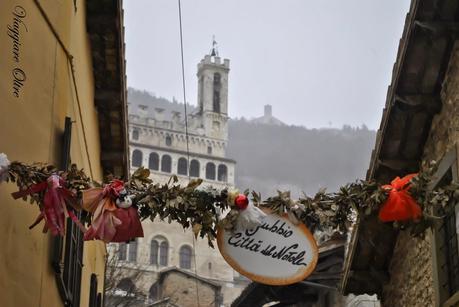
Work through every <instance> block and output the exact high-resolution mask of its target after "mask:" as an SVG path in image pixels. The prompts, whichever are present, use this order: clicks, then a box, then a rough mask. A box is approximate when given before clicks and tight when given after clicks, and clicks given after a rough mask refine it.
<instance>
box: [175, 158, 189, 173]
mask: <svg viewBox="0 0 459 307" xmlns="http://www.w3.org/2000/svg"><path fill="white" fill-rule="evenodd" d="M177 174H179V175H188V163H187V161H186V159H185V158H180V159H178V164H177Z"/></svg>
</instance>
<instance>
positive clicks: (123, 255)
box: [118, 243, 127, 260]
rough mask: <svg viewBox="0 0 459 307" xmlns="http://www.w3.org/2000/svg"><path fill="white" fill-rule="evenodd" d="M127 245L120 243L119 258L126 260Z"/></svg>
mask: <svg viewBox="0 0 459 307" xmlns="http://www.w3.org/2000/svg"><path fill="white" fill-rule="evenodd" d="M126 252H127V245H126V243H120V244H119V245H118V260H126Z"/></svg>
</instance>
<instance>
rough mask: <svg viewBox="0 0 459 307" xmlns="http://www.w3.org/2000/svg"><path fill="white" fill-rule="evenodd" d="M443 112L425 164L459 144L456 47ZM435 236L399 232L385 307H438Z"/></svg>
mask: <svg viewBox="0 0 459 307" xmlns="http://www.w3.org/2000/svg"><path fill="white" fill-rule="evenodd" d="M441 99H442V104H443V106H442V110H441V112H440V113H439V114H437V115H436V116H435V117H434V119H433V121H432V128H431V131H430V134H429V137H428V140H427V143H426V145H425V148H424V157H423V160H424V161H431V160H436V161H439V160H440V159H441V158H442V157H443V156H444V155H445V153H446V152H448V151H449V150H451V149H452V148H453V146H455V144H456V143H458V142H459V44H456V45H455V48H454V51H453V53H452V57H451V60H450V63H449V67H448V70H447V74H446V76H445V80H444V82H443V85H442V93H441ZM431 240H432V233H431V231H430V230H429V231H427V233H426V236H425V239H419V238H412V237H411V236H410V235H409V233H407V232H403V231H402V232H400V234H399V236H398V238H397V243H396V246H395V249H394V255H393V258H392V262H391V264H390V268H389V272H390V276H391V279H390V281H389V283H388V284H387V285H386V287H385V288H384V291H383V298H382V301H383V306H391V307H398V306H400V307H402V306H403V307H405V306H429V307H430V306H435V303H436V297H435V288H434V287H435V285H434V282H433V263H432V242H431Z"/></svg>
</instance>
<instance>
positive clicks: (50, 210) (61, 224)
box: [12, 174, 84, 236]
mask: <svg viewBox="0 0 459 307" xmlns="http://www.w3.org/2000/svg"><path fill="white" fill-rule="evenodd" d="M43 191H44V194H43V200H42V203H43V206H41V207H40V210H41V212H40V214H39V215H38V217H37V219H36V220H35V222H34V223H33V224H32V225H30V227H29V229H32V228H33V227H35V226H36V225H38V224H39V223H40V222H41V220H43V219H44V220H45V226H44V228H43V232H47V230H48V229H49V230H50V231H51V234H52V235H53V236H56V235H58V234H60V235H61V236H63V235H64V229H65V217H68V216H69V217H70V218H71V219H72V220H73V221H74V222H75V223H76V224H77V225H78V227H80V229H82V230H83V231H84V226H83V225H82V224H81V223H80V221H79V220H78V218H77V217H76V216H75V214H74V213H73V212H72V210H68V209H67V204H69V205H71V206H73V207H76V205H75V204H76V201H75V194H74V193H72V192H71V191H70V190H68V189H67V188H66V187H65V180H64V179H63V178H62V177H60V176H59V175H56V174H53V175H51V176H49V178H48V179H47V180H46V181H43V182H40V183H37V184H34V185H32V186H30V187H29V188H28V189H26V190H21V191H18V192H14V193H12V196H13V198H14V199H18V198H21V197H24V196H27V195H31V194H35V193H40V192H43Z"/></svg>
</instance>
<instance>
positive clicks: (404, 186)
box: [379, 174, 422, 222]
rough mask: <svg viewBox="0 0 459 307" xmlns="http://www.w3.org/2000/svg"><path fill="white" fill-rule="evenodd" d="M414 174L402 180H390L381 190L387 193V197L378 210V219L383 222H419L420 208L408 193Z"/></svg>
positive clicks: (398, 178)
mask: <svg viewBox="0 0 459 307" xmlns="http://www.w3.org/2000/svg"><path fill="white" fill-rule="evenodd" d="M415 176H416V174H410V175H407V176H405V177H403V178H402V179H400V177H397V178H395V179H394V180H392V182H391V184H390V185H384V186H383V189H385V190H386V191H388V192H389V197H388V198H387V200H386V201H385V203H384V204H383V206H382V207H381V210H379V219H380V220H381V221H383V222H393V221H407V220H419V218H420V217H421V215H422V210H421V207H420V206H419V205H418V204H417V203H416V201H415V200H414V199H413V197H411V195H410V193H409V189H410V185H411V183H410V182H411V179H413V178H414V177H415Z"/></svg>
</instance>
